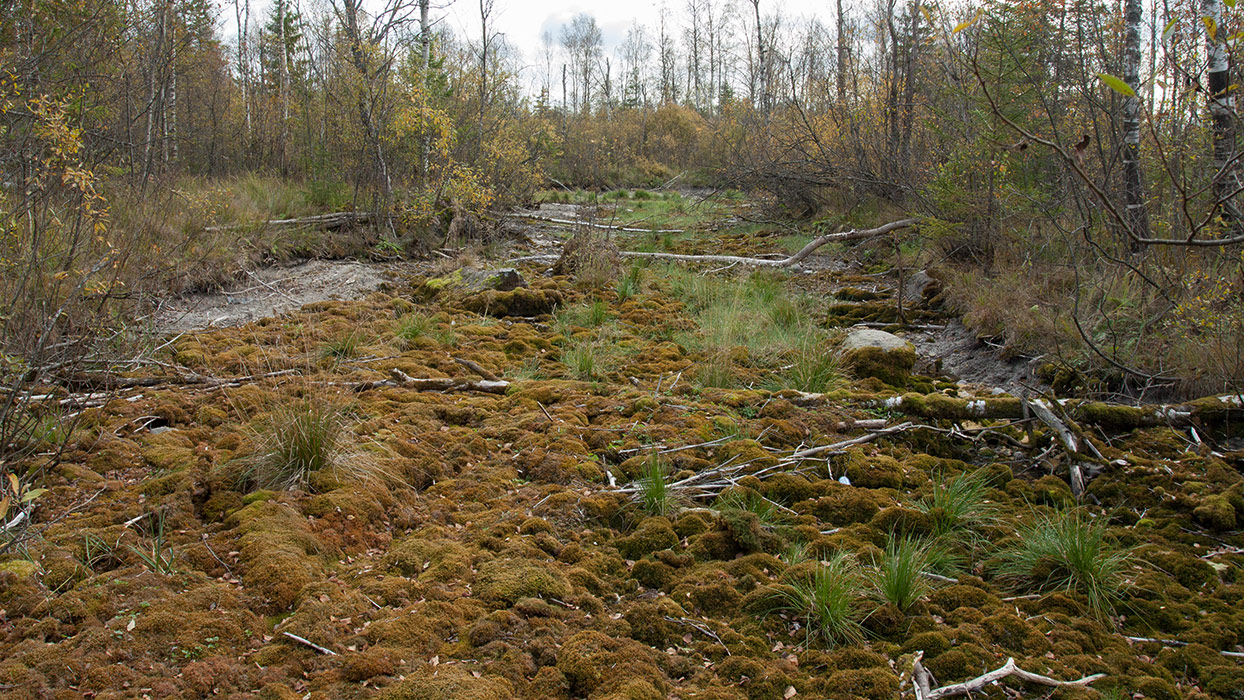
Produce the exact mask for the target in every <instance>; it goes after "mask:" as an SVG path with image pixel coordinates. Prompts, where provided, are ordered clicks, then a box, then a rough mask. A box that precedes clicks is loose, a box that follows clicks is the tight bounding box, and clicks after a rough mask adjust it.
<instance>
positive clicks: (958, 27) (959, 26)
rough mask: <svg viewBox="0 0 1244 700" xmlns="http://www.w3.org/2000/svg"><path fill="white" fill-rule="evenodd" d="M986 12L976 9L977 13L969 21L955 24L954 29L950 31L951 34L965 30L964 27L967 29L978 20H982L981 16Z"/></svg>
mask: <svg viewBox="0 0 1244 700" xmlns="http://www.w3.org/2000/svg"><path fill="white" fill-rule="evenodd" d="M984 14H985V11H984V10H977V11H976V14H975V15H972V19H970V20H968V21H966V22H960V23H959V24H957V25H955V28H954V30H952V31H951V32H950V33H951V34H958V33H959V32H961V31H963V30H964V29H967V28H968V27H970V26H972V25H973V24H976V23H977V22H979V21H980V18H981V17H982V16H983V15H984Z"/></svg>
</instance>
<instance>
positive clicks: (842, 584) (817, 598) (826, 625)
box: [763, 552, 867, 646]
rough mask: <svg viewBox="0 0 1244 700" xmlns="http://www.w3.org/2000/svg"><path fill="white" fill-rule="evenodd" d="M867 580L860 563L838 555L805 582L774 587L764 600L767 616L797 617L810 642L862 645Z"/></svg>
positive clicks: (815, 570) (850, 557)
mask: <svg viewBox="0 0 1244 700" xmlns="http://www.w3.org/2000/svg"><path fill="white" fill-rule="evenodd" d="M864 590H865V580H864V577H863V576H862V574H861V572H860V567H859V564H858V562H857V561H856V560H855V558H854V557H852V556H851V555H849V554H846V553H845V552H838V553H836V554H834V555H833V556H831V557H830V558H829V560H827V561H824V562H821V563H820V564H818V565H817V567H816V568H815V569H814V570H813V571H812V572H811V573H810V574H808V575H806V576H805V577H804V578H802V579H799V580H796V581H794V582H792V583H788V584H779V585H777V586H773V587H772V589H771V591H770V594H769V595H768V596H766V598H765V599H764V602H763V605H764V606H765V610H764V612H766V613H769V614H772V613H785V614H787V615H790V616H793V617H796V618H797V619H798V620H799V622H800V623H801V625H802V626H803V628H804V631H805V633H806V635H807V641H808V642H809V643H811V642H812V641H814V640H821V641H824V642H825V643H826V644H829V645H831V646H833V645H837V644H859V643H860V642H862V641H864V627H863V626H862V624H861V623H862V622H863V620H864V618H865V617H866V616H867V615H866V610H867V608H866V605H865V603H864Z"/></svg>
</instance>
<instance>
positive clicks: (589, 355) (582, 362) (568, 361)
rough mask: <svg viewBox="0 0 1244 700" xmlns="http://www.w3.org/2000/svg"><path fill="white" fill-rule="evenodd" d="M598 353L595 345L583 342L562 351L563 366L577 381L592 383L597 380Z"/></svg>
mask: <svg viewBox="0 0 1244 700" xmlns="http://www.w3.org/2000/svg"><path fill="white" fill-rule="evenodd" d="M596 360H597V351H596V345H595V343H592V342H590V341H583V342H578V343H574V344H573V345H571V346H569V347H567V348H566V349H565V350H562V364H564V365H566V368H567V369H569V370H570V373H571V375H573V376H574V378H575V379H580V380H582V381H591V380H592V379H595V378H596V364H597V363H596Z"/></svg>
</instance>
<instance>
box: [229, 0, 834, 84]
mask: <svg viewBox="0 0 1244 700" xmlns="http://www.w3.org/2000/svg"><path fill="white" fill-rule="evenodd" d="M316 1H317V0H310V2H312V3H314V2H316ZM320 1H324V2H326V1H327V0H320ZM382 1H383V0H364V4H363V6H364V7H369V6H371V5H373V4H375V5H377V6H378V5H380V4H381V2H382ZM217 2H219V3H220V18H221V22H222V24H223V25H224V26H223V32H224V34H225V36H227V37H233V36H236V33H237V29H236V23H235V22H234V20H233V16H234V15H233V0H217ZM307 2H308V0H303V4H304V6H305V5H306V3H307ZM716 2H717V4H719V5H724V4H726V3H733V4H734V5H735V6H736V9H737V10H738V11H740V12H741V11H744V10H745V11H746V12H747V13H748V16H749V17H750V14H751V12H752V6H751V3H750V2H748V0H716ZM834 2H835V0H760V11H761V13H762V14H764V15H768V14H770V13H772V12H775V11H779V10H780V11H781V13H782V15H783V16H784V17H785V18H786V19H787V20H788V21H791V22H793V24H794V26H798V25H799V20H801V19H805V18H811V17H820V18H821V19H822V21H824V22H826V23H827V24H828V23H830V22H831V21H832V19H833V16H834V9H833V8H834ZM848 4H849V5H850V4H855V3H848ZM268 5H269V0H251V17H252V21H254V18H262V17H264V16H265V15H266V13H267V8H268ZM433 5H434V6H437V5H439V6H440V8H439V9H435V10H433V12H432V15H433V17H435V18H440V19H441V21H443V22H445V23H447V24H448V25H449V26H450V27H451V28H452V29H453V31H454V33H455V34H456V35H458V36H460V37H466V38H470V39H478V38H479V31H480V30H479V2H478V0H453V1H452V2H450V1H449V0H433ZM684 5H685V0H668V1H667V2H665V3H662V2H661V0H609V1H607V2H584V1H582V0H495V5H494V9H493V17H494V19H493V25H494V27H495V28H496V31H497V32H499V33H501V34H504V35H505V37H506V39H507V40H508V41H509V42H510V44H512V45H514V46H516V47H518V49H519V50H520V51H521V52H522V55H523V57H524V59H525V61H526V65H527V66H529V67H530V69H531V72H532V73H535V72H536V66H539V65H541V64H542V59H541V55H542V49H541V42H540V35H541V34H542V33H543V32H544V31H545V30H548V31H549V32H550V33H551V34H552V36H553V41H554V42H556V41H557V40H558V38H559V37H560V35H561V27H562V25H564V24H567V23H569V22H570V20H571V18H573V17H574V16H575V15H577V14H579V13H580V12H583V13H587V14H589V15H592V16H593V17H595V18H596V23H597V25H599V26H600V29H601V35H602V38H603V40H604V44H605V55H607V56H608V55H613V53H614V50H615V49H616V48H617V46H618V45H619V44H621V42H622V40H623V39H625V37H626V33H627V30H628V29H630V27H631V23H632V22H635V21H638V22H639V23H640V24H643V25H646V26H647V28H648V30H649V32H648V35H649V40H655V36H656V30H657V26H658V24H659V23H660V21H661V11H662V7H663V6H664V7H666V8H667V16H668V18H669V21H670V22H671V27H670V29H671V30H675V31H676V28H677V27H679V26H680V25H681V22H682V17H683V16H684V13H683V6H684ZM788 26H789V25H788ZM529 77H530V76H529Z"/></svg>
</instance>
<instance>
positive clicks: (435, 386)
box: [389, 367, 510, 394]
mask: <svg viewBox="0 0 1244 700" xmlns="http://www.w3.org/2000/svg"><path fill="white" fill-rule="evenodd" d="M389 376H390V377H392V378H393V381H394V382H395V384H396V386H400V387H402V388H405V389H415V390H418V391H479V392H482V393H485V394H504V393H505V392H506V391H507V390H509V388H510V383H509V382H507V381H504V380H500V379H481V380H471V379H460V378H457V377H431V378H420V377H412V376H410V375H409V374H406V373H405V372H403V371H402V370H400V369H397V368H396V367H394V368H393V369H391V370H389Z"/></svg>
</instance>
